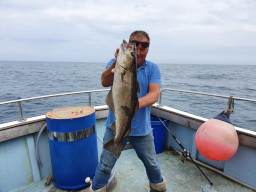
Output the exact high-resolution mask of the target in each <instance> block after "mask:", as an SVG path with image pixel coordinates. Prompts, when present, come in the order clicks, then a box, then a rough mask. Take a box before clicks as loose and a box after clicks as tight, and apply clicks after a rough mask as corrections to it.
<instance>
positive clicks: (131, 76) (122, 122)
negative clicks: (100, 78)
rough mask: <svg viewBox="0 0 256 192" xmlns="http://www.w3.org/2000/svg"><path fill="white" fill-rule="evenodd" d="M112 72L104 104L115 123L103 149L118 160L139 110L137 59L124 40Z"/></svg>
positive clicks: (134, 48)
mask: <svg viewBox="0 0 256 192" xmlns="http://www.w3.org/2000/svg"><path fill="white" fill-rule="evenodd" d="M113 72H114V82H113V85H112V88H111V90H110V91H109V93H108V95H107V97H106V104H107V105H108V107H109V109H110V110H111V111H112V113H113V114H114V116H115V118H116V121H114V122H113V123H112V124H111V128H112V130H113V132H114V133H115V137H114V138H112V139H111V140H110V141H108V142H107V143H106V144H105V145H104V148H105V149H106V150H108V151H110V152H112V153H113V154H114V155H115V157H116V158H118V157H119V156H120V154H121V151H122V140H123V137H125V136H128V135H129V134H130V133H131V121H132V118H133V116H134V115H135V113H136V112H137V111H138V110H139V102H138V96H137V92H140V88H139V84H138V81H137V57H136V46H135V44H131V43H127V42H126V41H125V40H124V41H123V43H122V44H121V46H120V49H119V53H118V56H117V62H116V66H115V69H114V70H113Z"/></svg>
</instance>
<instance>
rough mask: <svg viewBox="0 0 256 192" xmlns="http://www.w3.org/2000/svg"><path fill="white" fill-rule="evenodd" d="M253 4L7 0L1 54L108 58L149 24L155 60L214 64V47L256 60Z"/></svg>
mask: <svg viewBox="0 0 256 192" xmlns="http://www.w3.org/2000/svg"><path fill="white" fill-rule="evenodd" d="M255 10H256V2H255V1H254V0H222V1H218V0H217V1H210V0H204V1H202V0H184V1H182V2H181V1H178V0H177V1H163V2H162V1H157V2H156V1H153V0H148V1H146V0H142V1H135V0H132V1H122V2H120V1H117V0H110V1H104V0H81V1H79V0H77V1H66V0H58V1H57V0H53V1H50V0H48V1H39V0H38V1H32V0H21V1H15V0H13V1H11V0H9V1H7V0H2V1H1V2H0V14H1V17H0V28H1V30H0V39H1V41H0V60H4V59H16V60H30V59H32V58H33V59H34V60H54V61H56V60H59V61H62V60H67V61H97V62H98V61H101V62H106V60H108V59H109V58H111V57H112V56H113V54H114V51H115V49H116V48H117V47H118V46H119V44H120V43H121V41H122V39H128V37H129V34H130V33H131V32H132V31H133V30H135V29H144V30H146V31H148V32H149V34H150V36H151V40H152V43H151V47H150V54H149V55H148V58H149V59H152V60H154V61H156V62H169V63H173V61H174V60H175V62H179V63H191V62H193V63H197V62H205V63H212V59H213V56H212V53H213V52H214V57H218V59H216V58H215V59H214V62H217V63H223V62H224V63H230V64H232V63H235V62H236V63H237V62H238V60H237V57H241V55H242V57H241V58H245V61H244V62H245V63H249V64H256V58H255V57H256V56H254V54H252V52H253V51H255V50H256V42H255V41H256V33H255V32H256V21H255V19H254V18H256V13H255ZM14 47H15V48H14ZM27 50H30V51H27ZM213 50H215V51H213ZM218 50H219V51H218ZM232 50H233V52H234V54H233V55H232ZM241 50H243V51H241ZM30 53H31V54H30ZM32 53H33V55H32ZM164 53H165V54H164ZM173 53H175V55H173ZM225 53H226V54H225ZM239 55H240V56H239ZM246 55H247V58H248V59H246ZM185 58H187V59H185ZM202 58H203V59H202ZM192 59H193V60H192ZM202 60H203V61H202ZM241 60H242V59H240V60H239V62H241Z"/></svg>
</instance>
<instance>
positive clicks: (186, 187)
mask: <svg viewBox="0 0 256 192" xmlns="http://www.w3.org/2000/svg"><path fill="white" fill-rule="evenodd" d="M157 156H158V160H159V162H160V166H161V170H162V174H163V175H164V176H165V178H166V181H167V192H172V191H174V192H184V191H200V192H201V191H211V192H215V191H220V192H228V191H232V192H241V191H242V192H251V191H253V190H251V189H249V188H247V187H245V186H242V185H240V184H238V183H236V182H234V181H232V180H230V179H228V178H226V177H224V176H222V175H220V174H217V173H215V172H213V171H211V170H209V169H206V168H204V167H201V168H202V170H203V171H204V172H205V174H206V175H207V176H208V178H209V179H210V180H211V181H212V182H213V186H210V185H209V183H208V181H207V180H206V179H205V177H204V176H203V175H202V174H201V172H200V171H199V170H198V168H197V167H196V166H195V165H194V164H193V163H192V162H190V161H188V160H185V162H184V163H182V162H181V160H180V156H179V155H178V154H177V153H176V152H175V151H164V152H163V153H160V154H157ZM116 179H117V186H116V188H115V189H114V190H113V192H123V191H124V192H134V191H136V192H147V191H149V186H148V179H147V176H146V171H145V169H144V166H143V164H142V162H141V161H140V160H139V159H138V158H137V155H136V153H135V151H134V150H133V149H130V150H126V151H123V152H122V154H121V156H120V158H119V159H118V161H117V168H116ZM45 181H46V180H45V179H44V180H41V181H40V182H38V183H33V184H31V185H26V186H22V187H19V188H16V189H14V190H11V192H23V191H24V192H64V191H66V190H61V189H58V188H56V187H55V186H54V185H53V184H51V185H50V186H48V187H45V185H44V183H45ZM76 191H78V192H87V191H88V188H86V189H82V190H76Z"/></svg>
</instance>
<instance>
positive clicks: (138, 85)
mask: <svg viewBox="0 0 256 192" xmlns="http://www.w3.org/2000/svg"><path fill="white" fill-rule="evenodd" d="M137 87H138V90H137V92H138V93H140V84H139V81H138V80H137Z"/></svg>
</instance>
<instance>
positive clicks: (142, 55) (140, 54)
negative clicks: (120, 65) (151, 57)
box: [130, 36, 149, 67]
mask: <svg viewBox="0 0 256 192" xmlns="http://www.w3.org/2000/svg"><path fill="white" fill-rule="evenodd" d="M132 40H136V41H140V42H149V41H148V39H147V38H146V37H144V36H142V37H138V36H133V37H131V39H130V41H132ZM148 48H149V47H147V48H143V47H142V45H141V43H140V44H139V45H138V46H137V66H138V67H140V66H141V65H142V64H143V62H144V61H145V59H146V56H147V54H148Z"/></svg>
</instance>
